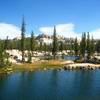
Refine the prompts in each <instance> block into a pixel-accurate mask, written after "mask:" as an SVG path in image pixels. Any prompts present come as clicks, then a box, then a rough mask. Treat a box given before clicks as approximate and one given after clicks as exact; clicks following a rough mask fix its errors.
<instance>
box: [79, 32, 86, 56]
mask: <svg viewBox="0 0 100 100" xmlns="http://www.w3.org/2000/svg"><path fill="white" fill-rule="evenodd" d="M85 50H86V33H85V32H84V33H83V34H82V39H81V42H80V54H81V56H82V57H84V55H85Z"/></svg>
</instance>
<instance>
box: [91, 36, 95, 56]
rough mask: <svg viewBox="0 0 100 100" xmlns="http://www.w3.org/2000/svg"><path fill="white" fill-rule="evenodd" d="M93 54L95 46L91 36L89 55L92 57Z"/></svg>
mask: <svg viewBox="0 0 100 100" xmlns="http://www.w3.org/2000/svg"><path fill="white" fill-rule="evenodd" d="M94 53H95V44H94V39H93V36H92V40H91V55H92V56H93V54H94Z"/></svg>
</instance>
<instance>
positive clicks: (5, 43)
mask: <svg viewBox="0 0 100 100" xmlns="http://www.w3.org/2000/svg"><path fill="white" fill-rule="evenodd" d="M4 49H5V50H7V49H8V36H7V38H6V40H5V42H4Z"/></svg>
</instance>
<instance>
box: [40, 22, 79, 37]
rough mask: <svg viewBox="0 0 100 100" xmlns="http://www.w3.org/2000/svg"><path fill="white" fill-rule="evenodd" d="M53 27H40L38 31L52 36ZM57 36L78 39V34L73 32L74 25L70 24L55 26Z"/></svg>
mask: <svg viewBox="0 0 100 100" xmlns="http://www.w3.org/2000/svg"><path fill="white" fill-rule="evenodd" d="M53 29H54V27H53V26H51V27H40V29H39V31H40V32H42V33H45V34H53ZM56 31H57V34H59V35H63V36H65V37H74V38H75V37H76V36H77V37H80V34H77V33H76V32H75V25H74V24H72V23H68V24H58V25H56Z"/></svg>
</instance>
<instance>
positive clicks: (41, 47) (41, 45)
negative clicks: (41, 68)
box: [39, 41, 43, 52]
mask: <svg viewBox="0 0 100 100" xmlns="http://www.w3.org/2000/svg"><path fill="white" fill-rule="evenodd" d="M39 46H40V47H39V50H40V52H42V50H43V44H42V41H40V44H39Z"/></svg>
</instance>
